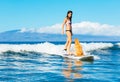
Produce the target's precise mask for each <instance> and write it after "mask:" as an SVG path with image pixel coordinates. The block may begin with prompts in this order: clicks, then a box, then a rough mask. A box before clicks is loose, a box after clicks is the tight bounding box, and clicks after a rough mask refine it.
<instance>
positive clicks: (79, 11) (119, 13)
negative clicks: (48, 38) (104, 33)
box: [0, 0, 120, 32]
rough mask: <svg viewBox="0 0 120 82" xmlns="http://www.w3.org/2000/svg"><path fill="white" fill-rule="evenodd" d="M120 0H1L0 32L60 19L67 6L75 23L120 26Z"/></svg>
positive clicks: (55, 21) (62, 17) (54, 22)
mask: <svg viewBox="0 0 120 82" xmlns="http://www.w3.org/2000/svg"><path fill="white" fill-rule="evenodd" d="M119 3H120V0H0V32H3V31H7V30H13V29H21V28H40V27H44V26H50V25H54V24H57V23H61V22H62V21H63V19H64V17H65V16H66V12H67V11H68V10H72V11H73V23H77V22H82V21H91V22H99V23H102V24H104V23H105V24H110V25H116V26H120V24H119V21H120V9H119V8H120V4H119Z"/></svg>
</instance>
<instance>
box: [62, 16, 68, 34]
mask: <svg viewBox="0 0 120 82" xmlns="http://www.w3.org/2000/svg"><path fill="white" fill-rule="evenodd" d="M66 21H67V18H65V19H64V21H63V24H62V34H64V25H65V23H66Z"/></svg>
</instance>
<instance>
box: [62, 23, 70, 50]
mask: <svg viewBox="0 0 120 82" xmlns="http://www.w3.org/2000/svg"><path fill="white" fill-rule="evenodd" d="M68 24H70V25H71V24H72V23H71V21H67V22H66V25H68ZM67 31H69V32H70V33H71V34H72V30H66V32H67ZM64 50H65V51H67V49H64Z"/></svg>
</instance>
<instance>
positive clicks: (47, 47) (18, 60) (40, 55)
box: [0, 42, 120, 82]
mask: <svg viewBox="0 0 120 82" xmlns="http://www.w3.org/2000/svg"><path fill="white" fill-rule="evenodd" d="M64 43H65V42H1V43H0V82H120V42H81V45H82V47H83V50H84V53H85V54H86V55H93V56H94V61H80V60H76V59H68V58H65V57H62V56H61V55H63V54H64V53H65V51H64V50H63V48H64ZM71 51H74V43H72V45H71Z"/></svg>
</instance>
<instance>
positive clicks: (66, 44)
mask: <svg viewBox="0 0 120 82" xmlns="http://www.w3.org/2000/svg"><path fill="white" fill-rule="evenodd" d="M68 43H69V41H68V38H67V41H66V43H65V48H64V50H65V49H66V50H67V46H68Z"/></svg>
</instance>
